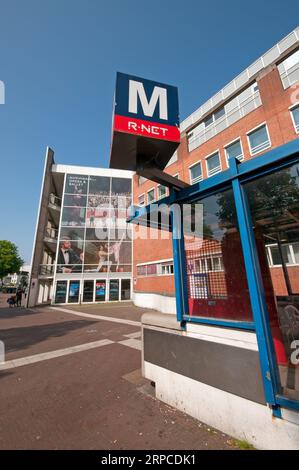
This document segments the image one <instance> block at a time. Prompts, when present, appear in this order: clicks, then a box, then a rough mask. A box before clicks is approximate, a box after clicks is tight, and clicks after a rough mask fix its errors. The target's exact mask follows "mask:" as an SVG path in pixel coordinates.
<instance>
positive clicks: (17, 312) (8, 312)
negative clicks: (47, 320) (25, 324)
mask: <svg viewBox="0 0 299 470" xmlns="http://www.w3.org/2000/svg"><path fill="white" fill-rule="evenodd" d="M37 313H40V311H38V310H33V309H30V308H25V307H13V308H0V320H1V319H6V318H16V317H24V316H26V317H27V316H29V315H35V314H37Z"/></svg>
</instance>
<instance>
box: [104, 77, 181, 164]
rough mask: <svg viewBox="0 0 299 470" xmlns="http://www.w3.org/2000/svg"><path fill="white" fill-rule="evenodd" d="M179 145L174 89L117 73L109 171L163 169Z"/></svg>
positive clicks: (176, 92) (177, 115)
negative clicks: (119, 169)
mask: <svg viewBox="0 0 299 470" xmlns="http://www.w3.org/2000/svg"><path fill="white" fill-rule="evenodd" d="M179 143H180V130H179V111H178V90H177V88H176V87H174V86H171V85H165V84H163V83H159V82H153V81H151V80H146V79H144V78H139V77H135V76H132V75H126V74H123V73H117V79H116V91H115V103H114V116H113V136H112V147H111V158H110V167H112V168H121V169H127V170H137V169H138V168H141V167H142V168H143V167H144V166H147V167H148V166H154V167H157V168H160V169H163V168H164V167H165V165H166V164H167V162H168V161H169V160H170V158H171V156H172V155H173V153H174V151H175V150H176V148H177V147H178V145H179Z"/></svg>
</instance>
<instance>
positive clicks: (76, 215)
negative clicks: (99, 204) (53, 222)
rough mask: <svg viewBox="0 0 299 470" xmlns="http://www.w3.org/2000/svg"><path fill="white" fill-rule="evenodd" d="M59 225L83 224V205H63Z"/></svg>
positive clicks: (77, 225) (73, 225)
mask: <svg viewBox="0 0 299 470" xmlns="http://www.w3.org/2000/svg"><path fill="white" fill-rule="evenodd" d="M61 225H62V226H63V225H69V226H72V227H79V226H84V225H85V208H84V207H64V208H63V212H62V219H61Z"/></svg>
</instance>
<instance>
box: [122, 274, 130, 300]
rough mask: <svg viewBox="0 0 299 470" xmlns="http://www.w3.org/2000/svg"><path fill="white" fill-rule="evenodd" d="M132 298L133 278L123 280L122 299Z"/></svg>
mask: <svg viewBox="0 0 299 470" xmlns="http://www.w3.org/2000/svg"><path fill="white" fill-rule="evenodd" d="M130 298H131V280H130V279H122V280H121V300H130Z"/></svg>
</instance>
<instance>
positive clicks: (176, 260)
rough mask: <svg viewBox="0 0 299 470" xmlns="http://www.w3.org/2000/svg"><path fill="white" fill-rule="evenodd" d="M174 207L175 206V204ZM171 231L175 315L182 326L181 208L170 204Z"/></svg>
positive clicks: (185, 304) (185, 306)
mask: <svg viewBox="0 0 299 470" xmlns="http://www.w3.org/2000/svg"><path fill="white" fill-rule="evenodd" d="M171 195H172V202H173V203H174V204H175V190H174V189H172V193H171ZM175 205H176V204H175ZM170 208H171V229H172V251H173V268H174V280H175V297H176V314H177V320H178V321H179V322H180V323H181V325H182V326H183V325H184V315H188V311H189V308H188V287H187V270H186V260H185V241H184V229H183V214H182V210H181V207H180V206H179V205H178V204H177V205H176V207H173V205H172V204H171V206H170Z"/></svg>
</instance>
